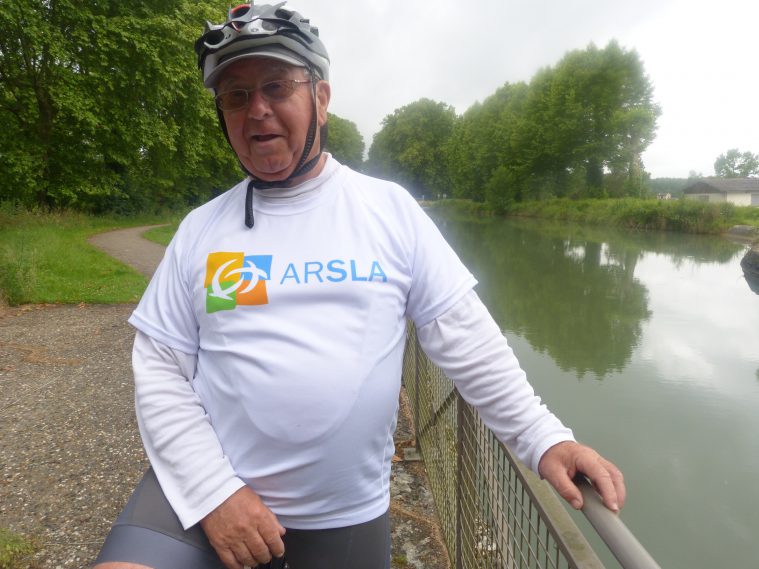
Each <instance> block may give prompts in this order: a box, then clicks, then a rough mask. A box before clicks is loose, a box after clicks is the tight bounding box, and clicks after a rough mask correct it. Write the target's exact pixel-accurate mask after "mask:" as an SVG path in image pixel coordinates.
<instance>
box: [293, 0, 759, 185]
mask: <svg viewBox="0 0 759 569" xmlns="http://www.w3.org/2000/svg"><path fill="white" fill-rule="evenodd" d="M287 7H288V8H291V9H296V10H297V11H299V12H300V13H301V14H303V16H304V17H307V18H310V19H311V22H312V23H313V24H314V25H316V26H318V27H319V30H320V37H321V38H322V40H323V41H324V43H325V45H326V46H327V50H328V51H329V54H330V59H331V69H330V74H331V77H330V83H331V84H332V100H331V103H330V111H331V112H333V113H335V114H336V115H338V116H340V117H342V118H344V119H348V120H351V121H353V122H354V123H355V124H356V126H358V129H359V131H360V132H361V134H362V136H363V137H364V142H365V144H366V148H367V149H368V148H369V146H370V145H371V143H372V137H373V136H374V134H375V133H377V132H378V131H379V130H380V128H381V125H382V119H383V118H384V117H385V116H387V115H389V114H392V113H393V111H395V110H396V109H398V108H400V107H402V106H404V105H407V104H409V103H412V102H414V101H417V100H419V99H421V98H422V97H426V98H429V99H432V100H434V101H441V102H444V103H447V104H449V105H451V106H453V107H454V108H455V110H456V112H457V113H459V114H462V113H464V112H465V111H466V110H467V109H468V108H469V107H470V106H471V105H472V104H474V103H475V102H477V101H482V100H484V99H485V98H487V97H488V96H489V95H491V94H492V93H493V92H494V91H495V90H496V89H497V88H498V87H500V86H501V85H503V84H504V83H506V82H509V83H515V82H518V81H525V82H528V81H529V80H530V79H531V78H532V76H533V75H534V74H535V73H536V72H537V71H538V70H539V69H541V68H542V67H546V66H553V65H555V64H556V63H558V61H559V60H560V59H561V58H562V57H563V55H564V54H565V53H566V52H567V51H570V50H574V49H585V48H586V47H587V46H588V45H589V44H590V43H594V44H595V45H596V46H598V47H600V48H603V47H605V46H606V45H607V43H608V42H609V41H610V40H612V39H616V40H617V41H618V42H619V44H620V45H621V46H622V47H623V48H624V49H626V50H633V49H634V50H635V51H636V52H637V53H638V55H639V56H640V58H641V60H642V61H643V65H644V68H645V71H646V73H647V75H648V77H649V79H650V80H651V83H652V85H653V87H654V101H655V102H656V103H657V104H658V105H659V106H660V107H661V110H662V114H661V116H660V118H659V121H658V128H657V134H656V138H655V139H654V142H653V143H652V144H651V145H650V146H649V147H648V149H647V151H646V152H645V153H644V155H643V163H644V167H645V168H646V170H647V171H648V172H650V173H651V175H652V177H654V178H660V177H673V178H685V177H688V175H689V173H690V172H691V171H694V172H696V173H698V174H702V175H704V176H710V175H713V174H714V161H715V159H716V158H717V157H718V156H719V155H720V154H723V153H725V152H726V151H727V150H729V149H731V148H738V149H740V150H741V151H750V152H753V153H755V154H757V153H759V104H757V102H756V101H757V100H759V72H757V69H758V68H759V40H758V39H757V31H756V23H757V22H759V2H756V0H721V1H720V2H715V1H713V0H711V1H709V0H687V1H686V0H636V1H634V2H632V1H630V0H623V1H622V0H465V1H461V0H460V1H459V2H454V1H453V0H437V1H435V2H433V1H431V0H347V1H346V2H339V3H338V2H335V1H334V0H331V1H328V0H292V1H290V2H288V3H287Z"/></svg>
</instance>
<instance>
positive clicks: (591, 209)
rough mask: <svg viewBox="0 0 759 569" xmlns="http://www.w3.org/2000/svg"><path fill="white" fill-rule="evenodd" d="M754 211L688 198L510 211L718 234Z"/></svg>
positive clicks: (535, 204)
mask: <svg viewBox="0 0 759 569" xmlns="http://www.w3.org/2000/svg"><path fill="white" fill-rule="evenodd" d="M753 209H757V208H749V207H736V206H734V205H733V204H714V203H711V204H710V203H706V202H702V201H698V200H689V199H679V200H655V199H649V200H644V199H635V198H623V199H609V200H571V199H567V198H560V199H553V200H545V201H531V202H523V203H521V204H518V205H517V206H515V207H514V208H512V212H511V213H512V214H513V215H519V216H525V217H541V218H546V219H555V220H562V221H573V222H579V223H583V224H591V225H615V226H619V227H624V228H629V229H654V230H660V231H679V232H682V233H721V232H723V231H725V230H727V229H729V228H730V227H731V226H733V225H737V224H742V223H746V217H745V216H747V215H748V216H751V215H753V214H752V212H750V211H748V210H753ZM757 217H759V216H757ZM749 224H750V223H749Z"/></svg>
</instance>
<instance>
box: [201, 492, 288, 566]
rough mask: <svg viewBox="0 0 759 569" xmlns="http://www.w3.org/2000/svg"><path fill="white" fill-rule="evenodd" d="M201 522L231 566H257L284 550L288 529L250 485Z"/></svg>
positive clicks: (217, 551)
mask: <svg viewBox="0 0 759 569" xmlns="http://www.w3.org/2000/svg"><path fill="white" fill-rule="evenodd" d="M200 525H201V526H202V527H203V530H204V531H205V532H206V535H207V536H208V540H209V541H210V542H211V545H213V547H214V549H215V550H216V553H218V554H219V557H220V558H221V560H222V561H223V562H224V565H226V566H227V567H228V568H229V569H243V567H255V566H256V565H258V564H259V563H268V562H269V561H271V558H272V556H274V557H282V555H284V553H285V544H284V543H282V536H283V535H285V528H283V527H282V526H281V525H280V523H279V522H278V521H277V518H276V516H275V515H274V514H273V513H272V511H271V510H270V509H269V508H267V507H266V506H265V505H264V503H263V502H262V501H261V499H260V498H259V497H258V496H257V495H256V493H255V492H253V490H251V489H250V488H249V487H247V486H243V487H242V488H240V489H239V490H238V491H237V492H235V493H234V494H232V495H231V496H230V497H229V498H227V499H226V500H225V501H224V502H223V503H222V504H221V505H220V506H219V507H218V508H216V509H215V510H214V511H212V512H211V513H210V514H208V515H207V516H206V517H205V518H203V519H202V520H201V521H200Z"/></svg>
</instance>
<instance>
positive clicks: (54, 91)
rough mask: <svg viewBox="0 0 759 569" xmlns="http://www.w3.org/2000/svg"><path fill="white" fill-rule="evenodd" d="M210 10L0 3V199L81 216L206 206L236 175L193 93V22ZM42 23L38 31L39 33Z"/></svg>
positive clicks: (213, 6)
mask: <svg viewBox="0 0 759 569" xmlns="http://www.w3.org/2000/svg"><path fill="white" fill-rule="evenodd" d="M225 9H226V3H224V2H221V1H220V0H214V2H208V3H202V4H201V3H196V2H192V1H190V0H158V1H151V2H148V1H147V0H118V1H116V0H103V1H98V2H96V3H74V2H71V1H70V0H8V1H7V2H5V3H4V5H3V9H2V10H0V120H1V121H2V122H1V123H0V124H2V129H0V160H2V161H3V163H6V164H10V167H9V172H8V175H6V176H3V178H2V179H0V199H14V200H18V201H21V202H22V203H25V204H27V205H41V206H45V207H74V208H78V209H83V210H89V211H105V210H121V211H124V212H129V211H135V210H137V209H144V208H152V207H160V206H166V205H172V204H178V203H188V202H197V201H199V200H202V199H205V197H207V196H208V195H209V193H210V192H211V191H213V190H214V188H215V187H216V186H220V187H224V186H227V185H228V184H229V182H230V181H231V180H232V179H233V177H234V178H236V177H239V173H238V171H237V167H236V164H235V161H234V158H233V155H232V153H231V152H229V150H228V148H227V144H226V142H225V141H224V139H223V136H222V135H221V134H220V129H219V128H218V124H217V118H216V113H215V111H214V109H213V103H212V102H211V99H210V97H209V96H208V94H207V93H206V92H205V89H204V88H203V87H202V85H201V82H200V79H199V74H198V70H197V65H196V62H195V56H194V53H193V48H192V42H193V39H194V38H195V37H196V36H197V35H198V34H199V33H200V31H201V30H200V27H199V26H197V22H202V21H203V20H204V19H212V20H213V19H218V17H219V15H220V14H223V13H224V11H225ZM40 22H44V25H40Z"/></svg>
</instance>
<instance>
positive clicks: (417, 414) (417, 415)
mask: <svg viewBox="0 0 759 569" xmlns="http://www.w3.org/2000/svg"><path fill="white" fill-rule="evenodd" d="M421 352H422V348H421V347H420V346H419V337H418V336H417V335H416V328H414V425H415V428H414V439H415V442H414V445H415V446H416V450H417V452H422V447H421V445H420V442H421V441H420V439H419V431H420V430H421V427H422V423H421V417H422V411H421V408H420V407H419V397H420V396H419V387H420V383H421V380H420V379H419V376H420V375H421V374H420V371H419V361H420V360H421V355H422V354H421Z"/></svg>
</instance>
